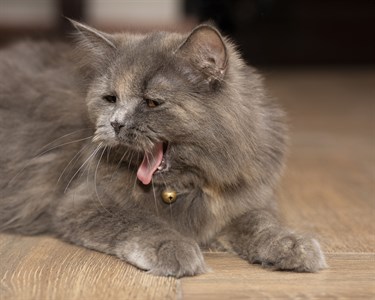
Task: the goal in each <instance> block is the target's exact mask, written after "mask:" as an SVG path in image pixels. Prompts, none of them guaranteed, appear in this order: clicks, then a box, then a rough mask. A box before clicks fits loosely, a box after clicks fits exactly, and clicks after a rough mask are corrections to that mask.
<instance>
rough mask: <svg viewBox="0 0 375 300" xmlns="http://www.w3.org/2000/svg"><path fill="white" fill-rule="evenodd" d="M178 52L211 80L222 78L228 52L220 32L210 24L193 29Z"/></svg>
mask: <svg viewBox="0 0 375 300" xmlns="http://www.w3.org/2000/svg"><path fill="white" fill-rule="evenodd" d="M177 53H178V54H179V55H181V56H183V57H184V58H185V59H188V61H189V62H190V63H191V64H192V65H193V67H194V68H196V69H198V70H199V71H201V72H202V73H203V74H205V75H206V76H207V77H208V78H209V79H210V80H211V79H216V80H221V79H223V77H224V75H225V71H226V68H227V64H228V53H227V48H226V46H225V43H224V41H223V38H222V37H221V35H220V33H219V32H218V31H217V30H216V29H215V28H214V27H212V26H210V25H200V26H198V27H196V28H195V29H193V31H192V32H191V33H190V35H189V36H188V38H187V39H186V40H185V41H184V42H183V43H182V45H181V46H180V47H179V49H178V50H177Z"/></svg>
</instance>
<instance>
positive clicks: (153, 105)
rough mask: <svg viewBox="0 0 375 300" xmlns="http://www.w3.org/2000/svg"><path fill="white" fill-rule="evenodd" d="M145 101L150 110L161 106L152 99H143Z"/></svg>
mask: <svg viewBox="0 0 375 300" xmlns="http://www.w3.org/2000/svg"><path fill="white" fill-rule="evenodd" d="M145 101H146V104H147V106H148V107H150V108H154V107H156V106H159V105H160V104H161V103H160V101H158V100H154V99H149V98H145Z"/></svg>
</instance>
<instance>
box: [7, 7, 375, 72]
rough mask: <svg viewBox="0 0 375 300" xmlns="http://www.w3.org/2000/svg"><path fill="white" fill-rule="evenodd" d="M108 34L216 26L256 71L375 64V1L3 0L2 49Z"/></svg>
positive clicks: (183, 29)
mask: <svg viewBox="0 0 375 300" xmlns="http://www.w3.org/2000/svg"><path fill="white" fill-rule="evenodd" d="M63 16H67V17H70V18H73V19H76V20H81V21H83V22H86V23H88V24H90V25H92V26H95V27H97V28H99V29H102V30H107V31H116V30H135V31H145V30H150V29H151V30H152V29H159V28H161V29H168V30H180V31H185V30H188V29H190V28H191V27H193V26H194V25H196V24H198V23H199V22H202V21H207V20H211V21H214V22H215V23H216V24H217V26H218V27H219V28H220V29H221V30H222V31H223V32H224V33H225V34H228V35H230V36H231V37H232V39H233V40H234V41H235V42H236V43H237V44H238V45H239V49H240V51H241V52H242V54H243V56H244V57H245V58H246V59H247V61H249V62H250V63H252V64H253V65H256V66H274V65H287V66H293V65H338V64H340V65H342V64H344V65H369V64H371V65H374V64H375V1H374V0H356V1H354V0H325V1H324V0H304V1H297V0H231V1H228V0H138V1H137V0H0V45H1V44H2V45H4V44H6V43H8V42H10V41H12V40H15V39H19V38H22V37H25V36H32V37H49V38H56V37H57V38H64V37H66V36H67V33H68V32H69V30H71V28H70V27H69V24H68V22H67V21H66V20H65V19H64V18H63Z"/></svg>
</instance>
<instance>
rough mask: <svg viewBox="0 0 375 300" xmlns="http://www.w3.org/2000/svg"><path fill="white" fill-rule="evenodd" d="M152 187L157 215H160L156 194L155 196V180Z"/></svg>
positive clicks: (152, 181)
mask: <svg viewBox="0 0 375 300" xmlns="http://www.w3.org/2000/svg"><path fill="white" fill-rule="evenodd" d="M151 185H152V193H153V194H154V201H155V209H156V214H157V215H159V210H158V202H157V200H156V194H155V186H154V180H153V179H152V178H151Z"/></svg>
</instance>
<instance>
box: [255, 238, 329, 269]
mask: <svg viewBox="0 0 375 300" xmlns="http://www.w3.org/2000/svg"><path fill="white" fill-rule="evenodd" d="M259 256H260V257H261V259H260V262H261V263H262V264H263V265H265V266H270V267H272V268H274V269H277V270H290V271H296V272H317V271H319V270H321V269H325V268H327V264H326V261H325V258H324V254H323V252H322V250H321V248H320V245H319V242H318V241H317V240H315V239H313V238H307V237H304V236H298V235H294V234H288V235H286V236H282V237H279V238H276V239H275V240H273V241H272V242H271V243H269V244H268V245H267V246H265V247H264V248H263V249H259Z"/></svg>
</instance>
